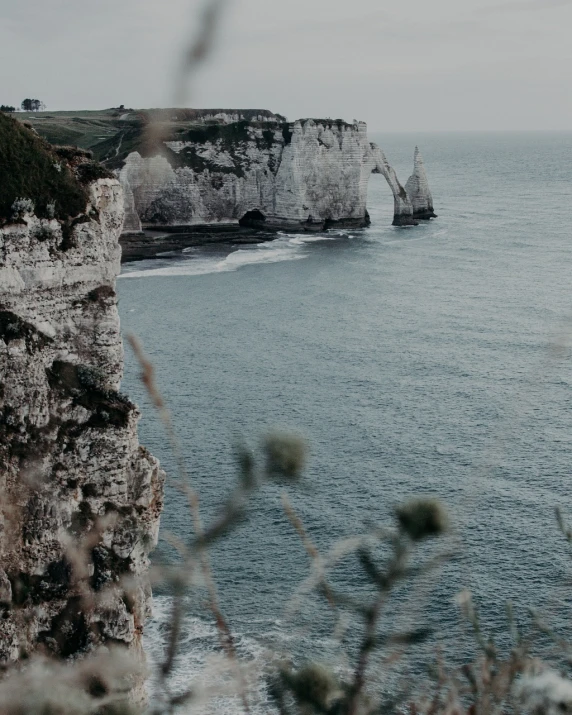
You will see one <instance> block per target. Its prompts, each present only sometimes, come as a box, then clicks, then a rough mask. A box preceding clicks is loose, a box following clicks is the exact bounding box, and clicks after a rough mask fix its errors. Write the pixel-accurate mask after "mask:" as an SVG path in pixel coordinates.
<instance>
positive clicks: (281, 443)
mask: <svg viewBox="0 0 572 715" xmlns="http://www.w3.org/2000/svg"><path fill="white" fill-rule="evenodd" d="M263 449H264V453H265V456H266V474H267V476H268V477H269V478H270V479H278V480H280V479H283V480H286V481H289V482H293V481H296V480H298V479H299V478H300V475H301V473H302V470H303V469H304V465H305V464H306V456H307V451H308V449H307V445H306V442H305V440H304V439H303V438H302V437H300V436H299V435H296V434H291V433H287V432H272V433H271V434H269V435H267V436H266V437H265V439H264V443H263Z"/></svg>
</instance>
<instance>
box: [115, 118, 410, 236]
mask: <svg viewBox="0 0 572 715" xmlns="http://www.w3.org/2000/svg"><path fill="white" fill-rule="evenodd" d="M165 146H166V151H164V152H163V153H162V155H157V156H151V157H147V158H143V157H142V156H141V155H140V154H139V153H138V152H132V153H131V154H129V155H128V156H127V158H126V160H125V163H124V165H123V167H122V168H121V170H120V171H119V179H120V181H121V184H122V185H123V187H124V190H125V194H126V197H127V203H126V212H127V218H126V222H127V223H126V227H127V230H129V231H137V230H138V228H139V225H140V224H139V221H141V223H142V224H143V225H144V226H145V225H146V226H153V225H166V226H189V225H193V224H213V223H215V224H216V223H225V222H233V223H235V222H237V221H240V220H246V221H248V220H250V221H252V222H253V223H254V224H259V223H260V221H264V224H265V226H267V227H276V228H291V229H308V230H316V229H320V228H324V227H328V226H330V225H333V224H336V223H338V224H344V225H351V226H364V225H367V224H368V223H369V217H368V214H367V209H366V201H367V186H368V181H369V176H370V174H371V173H372V171H375V172H379V173H382V174H383V175H384V176H385V177H386V179H387V181H388V183H389V186H390V188H391V190H392V193H393V195H394V200H395V216H396V223H398V224H399V225H404V224H407V223H415V221H414V220H413V217H412V212H413V209H412V206H411V202H410V200H409V198H408V197H407V194H406V192H405V190H404V189H403V187H402V186H401V184H399V181H398V180H397V177H396V175H395V172H394V171H393V169H392V168H391V167H390V166H389V163H388V162H387V159H386V158H385V156H384V154H383V152H381V150H380V149H379V148H378V147H377V146H376V145H374V144H370V142H369V141H368V138H367V127H366V125H365V124H364V123H363V122H356V123H354V124H346V123H343V122H331V121H326V120H324V121H322V120H320V121H314V120H312V119H307V120H301V121H297V122H294V123H293V124H285V123H284V124H278V123H266V124H265V125H263V126H257V125H256V124H246V125H243V134H242V135H241V136H236V135H232V136H231V138H230V139H229V138H227V137H225V136H221V137H220V138H216V137H214V138H213V137H211V138H209V139H205V140H199V139H197V138H196V136H195V137H193V138H192V139H189V140H185V139H184V137H183V138H181V139H179V140H175V139H173V140H171V141H166V142H165Z"/></svg>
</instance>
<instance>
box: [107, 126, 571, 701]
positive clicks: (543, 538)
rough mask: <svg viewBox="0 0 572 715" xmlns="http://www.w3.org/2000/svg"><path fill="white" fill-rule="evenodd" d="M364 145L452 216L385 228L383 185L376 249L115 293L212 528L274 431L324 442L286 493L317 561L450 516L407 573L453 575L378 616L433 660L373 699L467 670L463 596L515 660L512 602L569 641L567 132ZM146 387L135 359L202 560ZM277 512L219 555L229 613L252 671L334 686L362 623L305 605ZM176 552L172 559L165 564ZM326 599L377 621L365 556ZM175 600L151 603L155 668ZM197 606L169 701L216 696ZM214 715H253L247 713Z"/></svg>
mask: <svg viewBox="0 0 572 715" xmlns="http://www.w3.org/2000/svg"><path fill="white" fill-rule="evenodd" d="M372 139H373V140H375V141H377V142H378V143H379V144H380V145H381V146H382V147H383V149H384V150H385V152H386V153H387V156H388V158H389V161H390V162H391V163H392V164H393V166H394V167H395V168H396V170H397V173H398V175H399V177H400V179H401V181H402V182H403V183H404V182H405V180H406V179H407V177H408V175H409V173H410V172H411V169H412V163H413V149H414V146H415V144H419V145H420V148H421V150H422V153H423V155H424V158H425V163H426V167H427V172H428V176H429V180H430V184H431V188H432V191H433V195H434V200H435V209H436V212H437V213H438V214H439V217H438V219H436V220H434V221H432V222H431V223H424V224H423V225H421V226H419V227H417V228H410V229H400V228H393V227H392V226H391V225H390V224H391V220H392V213H393V200H392V197H391V193H390V191H389V188H388V186H387V185H386V183H385V180H384V179H383V177H381V176H372V177H371V181H370V190H369V207H368V208H369V212H370V215H371V220H372V223H371V227H369V228H367V229H363V230H350V231H341V230H335V231H331V232H329V233H326V234H323V235H306V234H304V235H292V234H288V235H286V234H284V235H280V236H279V237H278V238H277V239H276V240H275V241H273V242H270V243H267V244H261V245H254V246H242V247H233V248H230V249H229V248H228V247H226V248H220V247H218V248H212V247H211V248H198V249H192V250H188V251H186V252H183V253H180V254H178V255H176V256H171V257H166V258H162V259H159V260H153V261H145V262H141V263H134V264H128V265H126V266H124V270H123V276H122V278H121V279H120V280H119V282H118V292H119V310H120V314H121V321H122V328H123V331H124V333H125V334H127V333H134V334H135V335H137V336H138V337H139V339H140V340H141V342H142V343H143V345H144V348H145V351H146V353H147V355H148V356H149V357H150V359H151V360H152V361H153V363H154V365H155V368H156V375H157V381H158V384H159V386H160V389H161V391H162V392H163V395H164V397H165V400H166V402H167V404H168V406H169V409H170V411H171V414H172V417H173V421H174V424H175V429H176V433H177V435H178V439H179V441H180V444H181V447H182V452H183V454H184V459H185V463H186V468H187V470H188V473H189V474H190V475H191V480H192V484H193V486H194V488H195V489H196V490H197V492H198V493H199V496H200V504H201V509H202V513H203V517H204V520H205V522H207V523H208V522H209V520H211V519H212V518H214V517H215V516H216V514H217V513H218V511H219V508H220V505H221V504H223V503H224V500H225V498H226V496H227V495H228V494H229V492H230V490H231V489H232V487H233V485H234V484H235V480H236V471H237V470H236V467H235V463H234V456H233V455H234V451H233V448H234V445H235V444H236V442H237V440H240V439H242V440H245V441H247V442H248V443H249V444H251V445H252V446H253V448H256V447H257V445H258V444H259V440H260V437H261V436H262V435H264V434H265V433H266V432H268V431H269V430H270V429H273V428H276V427H282V428H289V429H295V430H298V431H300V432H301V433H303V434H304V435H305V436H306V437H307V440H308V442H309V444H310V459H309V464H308V467H307V469H306V472H305V478H304V483H303V485H302V486H301V487H300V488H289V489H288V495H289V499H290V501H291V503H292V505H293V506H294V508H295V510H296V512H297V513H298V515H299V517H300V518H301V520H302V522H303V523H304V526H305V528H306V530H307V532H308V534H309V536H310V537H311V539H312V540H313V541H314V543H315V544H316V546H317V547H318V549H319V550H320V551H321V552H322V553H323V554H325V553H326V552H328V550H329V549H331V548H332V547H333V545H334V544H335V542H336V541H338V540H339V539H342V538H345V537H348V536H351V535H355V534H359V533H362V532H363V531H364V530H366V529H367V528H368V527H370V526H371V524H372V523H375V524H380V525H391V524H392V523H393V521H392V519H393V517H392V513H393V509H394V507H395V505H397V504H399V503H400V502H403V501H404V500H406V499H408V498H410V497H412V496H414V495H419V494H421V495H431V496H435V497H438V498H439V499H441V500H442V502H443V503H444V504H445V505H446V506H447V508H448V510H449V512H450V515H451V522H452V532H451V535H450V536H449V537H448V539H447V540H446V542H443V544H442V546H441V545H440V544H439V543H433V544H431V545H430V546H428V547H423V548H421V550H420V552H419V554H418V555H417V556H416V558H418V559H423V558H428V557H429V556H430V554H431V553H434V552H435V551H436V550H438V549H439V548H443V549H447V550H450V551H452V552H454V553H453V556H452V557H451V559H450V560H448V561H447V562H446V563H444V564H443V565H442V566H440V567H439V568H437V569H436V570H435V571H433V572H432V573H431V574H430V575H428V576H424V577H423V578H422V579H421V580H420V581H415V582H407V583H406V584H405V585H402V586H400V588H399V589H398V590H397V592H396V593H395V595H394V597H393V599H392V600H390V602H389V604H388V606H387V611H386V613H385V615H384V617H383V619H382V629H381V630H382V632H384V633H386V634H392V633H396V632H399V631H401V630H407V629H411V628H420V627H425V626H427V627H429V628H431V629H433V630H432V635H431V637H430V639H429V641H428V642H427V643H425V644H424V645H422V646H416V647H415V648H412V649H408V648H400V649H398V653H397V654H396V653H393V656H397V657H392V658H391V662H392V664H391V666H387V667H386V670H385V671H383V672H386V673H387V675H385V676H384V678H382V680H381V687H382V688H385V689H387V691H388V692H392V691H396V690H397V689H398V688H400V687H401V685H402V683H403V682H404V681H403V679H405V682H409V683H411V680H412V676H414V679H415V680H417V681H419V680H420V679H422V678H423V677H425V673H426V671H427V666H428V665H429V664H431V663H432V662H434V661H435V659H436V656H437V653H438V652H441V653H442V655H443V657H444V658H445V660H446V662H448V663H450V665H451V667H454V666H455V665H458V664H459V663H460V662H462V661H463V659H465V658H469V657H471V656H472V654H474V650H475V646H474V639H473V638H472V637H471V635H470V629H468V628H467V627H466V626H465V625H464V624H463V621H462V618H461V617H460V611H459V606H458V604H457V600H458V599H457V598H456V597H457V595H458V594H459V593H460V592H461V591H463V589H469V590H470V591H471V592H472V594H473V598H474V602H475V604H476V605H477V607H478V608H479V611H480V618H481V623H482V628H483V632H484V633H485V635H486V636H489V635H490V636H492V637H493V638H494V639H495V640H496V642H497V643H498V644H499V648H501V650H502V649H503V648H506V647H507V646H508V642H509V641H508V635H507V634H508V632H509V628H508V627H507V618H506V602H507V600H510V601H512V603H513V607H514V612H515V617H516V621H517V624H518V625H519V626H521V627H522V628H524V629H528V628H529V627H530V625H531V616H530V611H531V609H536V610H537V611H538V612H539V613H541V614H542V616H543V618H544V619H545V620H546V622H547V623H549V624H551V625H552V626H554V627H556V628H557V629H560V631H561V632H562V633H565V632H567V631H566V629H567V628H569V624H570V615H571V612H572V611H571V609H572V589H571V582H570V578H569V574H570V558H569V554H570V548H569V547H568V545H567V544H566V542H565V540H564V539H563V538H562V536H561V535H560V534H559V532H558V528H557V526H556V520H555V516H554V510H555V507H557V506H560V507H561V508H562V509H563V511H564V512H565V513H567V514H568V515H569V517H570V519H571V521H572V499H571V497H572V478H571V471H572V360H571V358H572V352H571V338H572V290H571V287H572V283H571V279H572V222H571V206H572V133H513V134H510V133H503V134H500V133H499V134H496V133H487V134H479V133H455V134H419V135H414V134H387V135H381V134H380V135H372ZM138 373H139V370H138V367H137V365H136V363H135V361H134V358H133V356H132V354H131V353H130V351H129V350H128V349H127V351H126V366H125V378H124V382H123V390H124V391H125V392H127V393H128V394H129V395H130V396H131V397H132V398H133V399H134V400H135V401H136V402H137V403H138V404H139V405H140V406H141V408H142V411H143V418H142V420H141V423H140V439H141V442H142V443H143V444H144V445H146V446H147V447H148V448H149V449H150V450H151V451H152V452H153V453H154V454H155V455H156V456H157V457H159V459H160V460H161V462H162V465H163V467H164V468H165V469H166V471H167V474H168V479H167V485H166V500H165V510H164V513H163V517H162V523H161V528H162V530H163V532H164V534H167V533H168V534H170V535H171V536H172V537H173V538H175V539H180V540H182V541H185V540H186V541H188V540H189V539H190V538H191V536H192V532H193V529H192V523H191V518H190V513H189V507H188V500H187V497H186V496H185V495H184V494H182V493H181V492H180V490H178V489H177V488H176V479H175V475H176V473H177V469H176V462H175V459H174V457H173V455H172V453H171V451H170V448H169V445H168V440H167V438H166V435H165V431H164V429H163V428H162V426H161V423H160V421H159V420H158V418H157V416H156V414H155V413H154V411H153V408H152V407H151V405H150V403H149V400H148V398H147V396H146V394H145V390H144V388H143V385H142V384H141V382H140V381H139V379H138ZM282 491H283V489H282V487H280V486H278V485H273V484H272V485H268V486H266V487H265V488H263V489H262V490H261V491H260V492H259V493H257V494H256V495H255V496H254V497H253V498H252V500H251V511H250V516H251V518H250V520H249V521H247V522H246V523H243V524H241V525H240V526H239V527H238V528H237V529H236V530H235V531H234V532H233V533H232V534H231V535H230V536H228V537H227V538H226V539H225V540H224V541H223V542H221V543H220V544H219V545H218V546H216V547H215V548H214V550H213V553H212V564H213V570H214V574H215V579H216V583H217V586H218V589H219V594H220V601H221V608H222V610H223V612H224V615H225V617H226V619H227V620H228V623H229V624H230V626H231V627H232V629H233V632H234V633H235V636H236V641H237V644H238V649H239V652H240V653H241V654H242V655H243V657H245V658H246V659H254V662H255V663H256V662H258V661H260V663H263V662H265V661H266V660H267V659H268V649H271V650H274V651H277V652H283V651H284V650H287V651H291V652H292V653H293V654H294V657H295V659H296V660H297V661H298V662H301V661H303V660H304V659H305V658H316V659H318V660H320V661H322V662H326V663H332V664H333V665H334V667H335V668H338V669H341V670H343V669H344V668H346V667H348V664H349V663H351V656H352V653H353V652H354V651H353V650H352V649H353V646H352V643H355V641H356V638H358V637H359V634H360V630H359V629H360V626H359V620H358V619H356V618H349V619H348V620H347V622H346V623H345V626H346V628H345V631H344V635H343V636H342V638H341V640H340V639H338V638H337V634H335V633H334V630H335V629H334V626H335V620H334V618H333V616H332V614H331V611H330V610H329V609H328V606H327V604H326V603H324V602H323V600H322V599H320V598H319V597H314V596H304V597H303V598H301V599H298V600H296V599H295V598H294V600H292V599H293V597H294V596H296V594H297V592H299V589H300V586H301V585H302V584H303V583H304V580H305V579H306V578H307V577H308V575H309V574H310V572H311V570H310V561H309V559H308V557H307V555H306V553H305V550H304V548H303V546H302V544H301V542H300V539H299V537H298V535H297V534H296V533H295V531H294V529H293V528H292V526H291V525H290V523H289V522H288V520H287V518H286V516H285V513H284V509H283V506H282V502H281V494H282ZM173 538H171V539H170V541H171V543H172V542H173ZM161 553H165V554H167V555H168V556H169V557H172V547H171V546H167V545H165V546H163V547H162V550H161V549H160V551H159V556H160V554H161ZM332 578H333V582H334V583H335V585H336V587H337V588H339V590H341V591H343V592H346V593H350V594H352V595H354V596H356V597H357V598H361V599H363V600H364V601H367V599H368V597H369V595H370V590H369V587H368V585H367V580H366V579H365V577H364V574H363V571H362V570H361V568H360V566H359V565H358V564H357V561H356V560H355V559H352V558H351V557H347V558H344V559H342V560H341V561H340V564H339V567H338V568H337V569H336V571H335V572H334V576H333V577H332ZM297 590H298V591H297ZM169 603H170V596H169V594H168V592H166V591H165V590H162V589H160V588H159V589H158V590H157V592H156V597H155V618H154V620H153V621H151V622H150V623H149V624H148V626H147V635H146V644H147V648H148V651H149V654H150V657H151V660H153V659H155V660H157V659H158V658H160V654H161V637H162V634H164V633H165V629H166V624H167V623H168V621H169V618H170V616H169ZM187 607H188V615H187V617H186V620H185V625H184V638H183V642H182V649H181V653H180V656H179V658H178V660H177V668H176V672H175V675H174V684H175V686H176V687H181V686H182V685H183V684H184V683H187V684H188V683H189V682H190V681H191V680H192V678H195V677H198V678H199V680H200V681H201V682H203V683H204V682H207V683H208V682H209V677H211V676H208V675H207V676H204V675H199V674H200V673H201V672H202V669H203V666H204V663H205V659H208V658H209V657H211V655H212V654H213V653H216V651H217V649H218V639H217V635H216V629H215V627H214V625H213V620H212V617H211V616H210V615H209V610H208V608H207V607H206V606H205V594H204V592H202V591H197V592H196V593H195V594H194V595H193V596H192V597H191V598H190V599H189V600H188V602H187ZM534 648H537V649H539V650H542V652H546V651H547V649H548V650H550V645H549V643H548V642H547V641H546V640H543V639H539V640H538V642H537V645H534V646H533V650H534ZM346 652H349V656H348V657H349V659H350V660H349V661H347V660H344V657H345V656H344V653H346ZM379 672H382V670H381V669H380V671H379ZM213 677H215V676H213ZM215 684H216V679H215ZM258 697H259V699H260V704H259V706H257V707H258V709H257V708H255V710H256V712H269V707H268V705H266V704H265V698H266V695H265V687H264V682H261V683H260V685H259V688H258ZM217 708H218V709H217V712H225V711H226V712H235V711H238V710H239V706H238V704H237V703H236V702H234V701H232V700H221V701H219V703H218V705H217Z"/></svg>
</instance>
